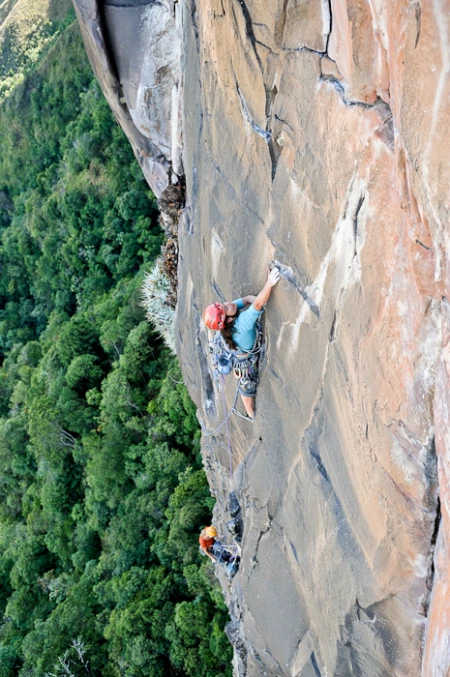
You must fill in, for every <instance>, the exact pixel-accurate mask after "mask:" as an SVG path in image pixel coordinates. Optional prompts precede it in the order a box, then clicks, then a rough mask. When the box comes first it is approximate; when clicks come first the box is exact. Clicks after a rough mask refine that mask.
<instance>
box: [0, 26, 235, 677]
mask: <svg viewBox="0 0 450 677" xmlns="http://www.w3.org/2000/svg"><path fill="white" fill-rule="evenodd" d="M0 233H1V244H0V266H1V277H0V364H1V368H0V417H1V418H0V496H1V498H0V618H1V626H0V677H12V676H13V675H20V676H21V677H26V676H36V677H44V676H45V675H73V676H75V677H79V676H80V675H83V674H90V675H92V676H98V677H100V676H102V677H110V676H111V677H112V676H117V677H119V676H121V675H123V676H125V675H126V676H129V677H134V676H142V677H144V676H145V677H163V676H165V677H167V676H169V675H173V676H174V677H176V676H180V677H181V676H184V675H189V676H192V677H194V676H195V677H202V676H205V677H212V676H213V675H214V677H217V676H218V675H230V672H231V671H230V668H229V663H230V658H231V648H230V646H229V644H228V642H227V640H226V638H225V635H224V634H223V626H224V623H225V622H226V620H227V614H226V609H225V607H224V604H223V599H222V595H221V592H220V591H219V590H218V588H216V587H215V585H214V583H213V580H214V579H213V577H212V575H211V571H210V566H209V560H208V561H205V560H204V559H202V558H200V556H199V552H198V540H197V539H198V531H199V528H200V527H201V526H203V525H204V524H206V523H208V521H209V518H210V513H211V508H212V499H211V496H210V494H209V490H208V487H207V483H206V479H205V475H204V473H203V470H202V467H201V459H200V454H199V430H198V423H197V420H196V418H195V411H194V406H193V404H192V403H191V401H190V400H189V397H188V395H187V392H186V390H185V388H184V386H183V385H182V383H181V376H180V372H179V368H178V365H177V363H176V360H175V359H174V357H173V356H172V355H171V354H170V353H169V351H168V350H167V349H166V348H165V346H164V345H163V344H162V343H161V341H160V340H159V339H158V338H157V336H156V335H155V334H154V333H153V332H152V329H151V327H150V326H149V324H148V323H147V322H146V321H145V318H144V311H143V309H142V308H141V306H140V305H139V303H140V293H139V287H140V284H141V281H142V277H143V274H144V272H145V271H148V270H149V269H150V267H151V264H152V262H153V261H154V260H155V257H157V256H158V254H159V252H160V247H161V243H162V234H161V231H160V228H159V226H158V221H157V208H156V201H155V199H154V196H153V195H152V194H151V193H150V192H149V189H148V186H147V184H146V183H145V181H144V179H143V177H142V175H141V171H140V169H139V166H138V165H137V162H136V161H135V159H134V156H133V153H132V151H131V149H130V147H129V145H128V142H127V141H126V139H125V138H124V136H123V133H122V131H121V130H120V128H119V127H118V125H117V124H116V123H115V121H114V120H113V118H112V115H111V113H110V111H109V108H108V106H107V104H106V102H105V100H104V98H103V95H102V94H101V92H100V90H99V87H98V85H97V84H96V81H95V80H94V78H93V75H92V72H91V69H90V66H89V64H88V62H87V58H86V55H85V51H84V47H83V45H82V42H81V38H80V36H79V32H78V26H77V25H76V22H73V23H72V24H71V25H70V26H69V27H68V28H66V30H65V31H64V32H63V33H62V34H61V35H60V36H59V37H58V39H57V40H56V42H55V43H54V44H53V46H52V47H51V49H50V50H49V51H48V53H47V55H46V57H45V58H44V59H43V60H42V61H41V63H40V64H39V66H37V67H36V68H35V69H34V70H33V71H32V72H31V71H30V72H29V73H28V75H27V76H26V78H25V81H24V83H22V84H21V85H20V86H19V87H17V88H16V89H15V90H14V92H13V93H12V94H11V95H10V96H9V97H7V98H6V99H5V100H4V101H3V102H2V104H1V105H0Z"/></svg>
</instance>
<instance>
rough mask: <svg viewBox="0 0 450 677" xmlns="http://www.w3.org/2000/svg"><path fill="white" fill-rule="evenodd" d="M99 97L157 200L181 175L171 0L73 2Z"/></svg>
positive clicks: (176, 55) (177, 72)
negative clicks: (100, 88) (121, 132)
mask: <svg viewBox="0 0 450 677" xmlns="http://www.w3.org/2000/svg"><path fill="white" fill-rule="evenodd" d="M74 5H75V10H76V12H77V16H78V20H79V23H80V26H81V30H82V35H83V39H84V43H85V45H86V50H87V53H88V56H89V59H90V61H91V64H92V66H93V69H94V72H95V75H96V76H97V78H98V80H99V82H100V85H101V87H102V89H103V92H104V94H105V96H106V98H107V100H108V103H109V105H110V106H111V108H112V110H113V111H114V114H115V116H116V118H117V120H118V122H119V123H120V125H121V126H122V128H123V129H124V131H125V133H126V134H127V136H128V138H129V139H130V142H131V144H132V146H133V149H134V152H135V154H136V157H137V159H138V161H139V163H140V165H141V167H142V171H143V172H144V175H145V177H146V179H147V181H148V183H149V185H150V187H151V188H152V190H153V192H154V193H155V195H156V196H157V197H160V196H161V195H162V194H163V193H164V191H165V190H166V189H167V188H168V186H169V185H170V184H171V183H172V182H174V183H176V182H177V177H178V176H179V175H181V174H182V173H183V172H182V168H181V136H180V134H181V130H180V126H179V119H180V104H179V92H180V89H181V68H180V66H181V62H180V59H181V51H180V50H181V40H180V31H179V28H178V27H177V25H176V18H175V11H174V5H175V2H174V0H158V1H157V2H155V1H154V0H128V1H127V2H122V0H105V2H102V3H98V2H97V0H74Z"/></svg>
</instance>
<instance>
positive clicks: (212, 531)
mask: <svg viewBox="0 0 450 677" xmlns="http://www.w3.org/2000/svg"><path fill="white" fill-rule="evenodd" d="M202 534H204V535H205V536H206V537H207V538H216V536H217V529H216V527H214V526H210V527H205V528H204V529H202Z"/></svg>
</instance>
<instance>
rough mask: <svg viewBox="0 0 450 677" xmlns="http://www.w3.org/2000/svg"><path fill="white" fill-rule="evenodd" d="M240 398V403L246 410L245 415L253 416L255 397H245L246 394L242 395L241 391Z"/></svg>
mask: <svg viewBox="0 0 450 677" xmlns="http://www.w3.org/2000/svg"><path fill="white" fill-rule="evenodd" d="M241 400H242V404H243V405H244V407H245V411H246V412H247V416H249V417H250V418H254V417H255V398H254V397H247V396H246V395H242V393H241Z"/></svg>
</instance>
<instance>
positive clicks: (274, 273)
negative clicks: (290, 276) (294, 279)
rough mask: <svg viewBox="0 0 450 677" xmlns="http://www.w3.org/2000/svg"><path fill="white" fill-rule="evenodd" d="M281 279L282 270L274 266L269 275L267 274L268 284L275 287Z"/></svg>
mask: <svg viewBox="0 0 450 677" xmlns="http://www.w3.org/2000/svg"><path fill="white" fill-rule="evenodd" d="M279 279H280V271H279V270H278V268H275V267H274V268H272V270H270V271H269V275H268V276H267V284H269V285H270V286H271V287H275V285H276V284H277V282H278V280H279Z"/></svg>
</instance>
